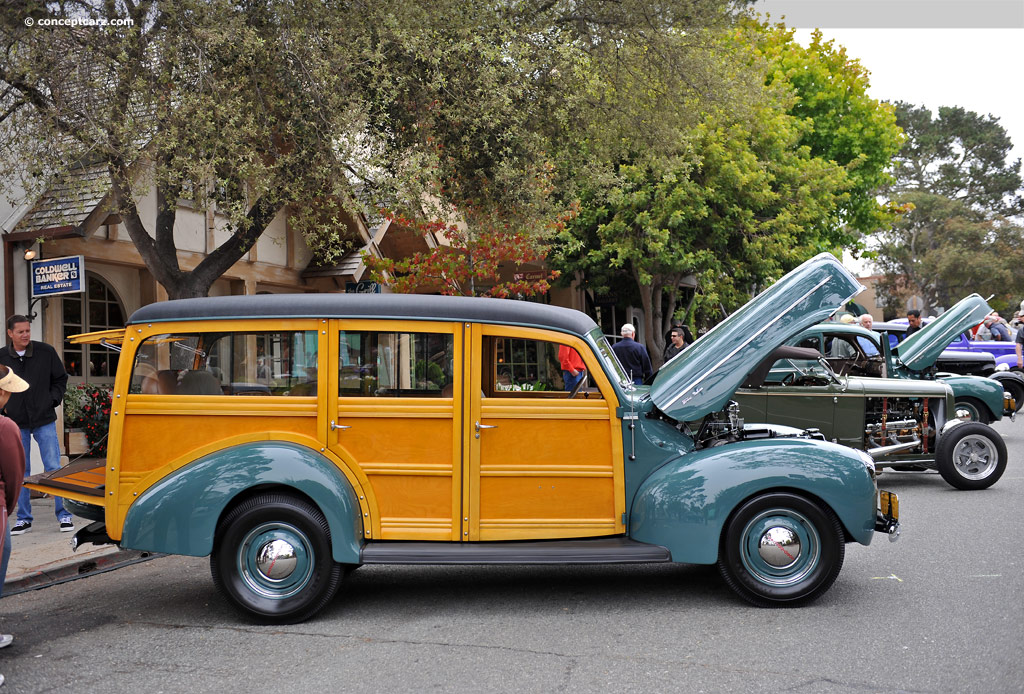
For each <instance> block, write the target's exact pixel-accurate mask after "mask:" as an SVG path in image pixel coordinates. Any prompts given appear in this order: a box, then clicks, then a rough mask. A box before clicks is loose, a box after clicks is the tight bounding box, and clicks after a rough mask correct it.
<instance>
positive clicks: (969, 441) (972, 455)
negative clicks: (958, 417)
mask: <svg viewBox="0 0 1024 694" xmlns="http://www.w3.org/2000/svg"><path fill="white" fill-rule="evenodd" d="M935 462H936V463H937V464H938V468H939V474H940V475H942V479H944V480H946V481H947V482H949V483H950V484H951V485H953V486H954V487H956V488H957V489H986V488H988V487H991V486H992V485H993V484H995V483H996V482H997V481H998V480H999V478H1000V477H1002V476H1003V471H1004V470H1006V443H1004V442H1003V437H1001V436H1000V435H999V434H997V433H996V431H995V430H994V429H993V428H992V427H990V426H988V425H987V424H979V423H977V422H967V423H965V424H960V425H958V426H955V427H953V428H952V429H951V430H950V431H949V432H947V433H946V434H945V435H944V436H943V437H942V438H941V439H939V445H938V447H937V448H936V449H935Z"/></svg>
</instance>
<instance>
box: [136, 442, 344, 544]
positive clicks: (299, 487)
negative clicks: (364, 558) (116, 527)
mask: <svg viewBox="0 0 1024 694" xmlns="http://www.w3.org/2000/svg"><path fill="white" fill-rule="evenodd" d="M269 487H274V488H277V489H280V488H282V487H284V488H288V489H292V490H295V491H297V492H299V493H301V494H303V495H305V496H306V497H308V498H309V499H310V500H312V502H313V503H314V504H316V505H317V507H319V509H320V511H321V512H322V513H323V514H324V516H325V517H326V518H327V522H328V524H329V525H330V529H331V545H332V547H333V554H334V560H335V561H338V562H342V563H346V564H358V563H359V551H360V548H361V547H362V535H363V524H362V518H361V514H360V509H359V503H358V500H357V498H356V495H355V492H354V491H353V490H352V487H351V485H350V484H349V482H348V480H347V479H345V476H344V475H343V474H342V472H341V471H340V470H339V469H338V468H337V466H335V465H334V464H333V463H332V462H331V461H330V460H328V459H327V458H325V457H324V456H323V455H321V454H320V453H318V452H316V451H313V450H311V449H309V448H306V447H305V446H301V445H298V444H294V443H288V442H284V441H260V442H253V443H246V444H241V445H238V446H232V447H231V448H227V449H224V450H220V451H216V452H214V453H210V454H208V455H205V456H203V457H202V458H199V459H198V460H196V461H194V462H192V463H189V464H188V465H185V466H184V467H181V468H179V469H177V470H175V471H174V472H173V473H171V474H170V475H168V476H167V477H165V478H163V479H162V480H160V481H159V482H157V483H156V484H154V485H153V486H152V487H150V488H149V489H147V490H146V491H145V492H144V493H143V494H141V495H140V496H139V498H138V499H136V500H135V501H134V502H133V503H132V505H131V506H130V507H129V509H128V513H127V515H126V516H125V521H124V529H123V531H122V535H121V541H120V544H121V546H122V547H124V548H126V549H141V550H147V551H153V552H165V553H168V554H185V555H189V556H196V557H201V556H205V555H207V554H209V553H210V552H211V551H212V549H213V538H214V534H215V532H216V530H217V522H218V520H219V519H220V517H221V515H222V514H223V513H224V510H225V509H226V508H227V507H228V506H229V505H230V504H231V502H232V500H233V499H235V498H237V497H238V496H239V495H240V494H244V493H245V492H247V491H249V490H254V489H258V488H269Z"/></svg>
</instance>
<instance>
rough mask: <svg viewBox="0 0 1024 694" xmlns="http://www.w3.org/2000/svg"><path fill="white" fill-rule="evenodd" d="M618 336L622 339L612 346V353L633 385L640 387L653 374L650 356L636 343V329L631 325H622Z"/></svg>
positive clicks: (645, 349)
mask: <svg viewBox="0 0 1024 694" xmlns="http://www.w3.org/2000/svg"><path fill="white" fill-rule="evenodd" d="M619 334H621V335H622V339H621V340H619V341H618V342H616V343H615V344H614V345H612V351H613V352H615V356H616V357H618V358H619V363H620V364H622V368H624V369H625V370H626V373H627V374H629V377H630V378H631V379H632V380H633V383H634V384H636V385H641V384H643V382H644V380H646V379H647V377H648V376H650V375H651V373H653V372H654V369H653V368H652V367H651V356H650V355H649V354H648V353H647V348H646V347H644V346H643V345H642V344H640V343H639V342H637V341H636V339H635V338H636V328H634V327H633V324H632V323H626V324H624V325H623V326H622V330H620V331H619Z"/></svg>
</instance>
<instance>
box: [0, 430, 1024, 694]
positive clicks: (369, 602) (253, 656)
mask: <svg viewBox="0 0 1024 694" xmlns="http://www.w3.org/2000/svg"><path fill="white" fill-rule="evenodd" d="M996 428H997V429H998V430H999V431H1000V432H1001V433H1002V434H1003V435H1004V436H1005V438H1006V441H1007V444H1008V447H1009V451H1010V466H1009V468H1008V469H1007V472H1006V474H1005V475H1004V476H1003V478H1002V479H1001V480H1000V481H999V482H998V483H997V484H996V485H995V486H994V487H992V488H991V489H989V490H986V491H982V492H959V491H955V490H953V489H952V488H951V487H949V486H948V485H946V484H945V482H943V480H942V478H941V477H939V476H938V475H937V474H934V473H885V474H883V475H882V476H881V477H880V486H882V487H883V488H888V489H892V490H893V491H896V492H898V493H899V495H900V500H901V516H902V518H903V538H902V539H901V540H900V541H899V542H897V543H895V544H890V543H889V542H887V541H886V540H885V538H884V537H882V536H880V535H876V541H875V542H873V543H872V545H871V546H870V547H862V546H860V545H849V546H848V547H847V554H846V564H845V566H844V568H843V571H842V573H841V574H840V576H839V580H838V581H837V582H836V584H835V585H834V586H833V588H832V589H831V590H830V591H829V592H828V593H827V594H826V595H825V596H824V597H823V598H822V599H821V600H819V601H818V602H817V603H815V604H813V605H811V606H808V607H804V608H800V609H775V610H763V609H757V608H753V607H748V606H747V605H746V604H745V603H742V602H740V601H739V600H738V599H737V598H735V597H734V596H733V595H732V593H731V592H730V591H729V590H728V589H727V588H726V587H725V586H724V584H723V583H722V581H721V580H720V579H719V577H718V574H717V572H716V570H715V569H714V568H713V567H699V566H671V565H668V566H666V565H645V566H619V567H569V568H558V567H511V568H508V567H498V568H486V567H454V568H443V567H363V568H361V569H360V570H358V571H357V572H355V573H354V574H353V575H352V576H351V578H350V579H349V581H348V583H347V584H346V587H345V588H343V589H342V592H341V593H340V594H339V596H338V598H337V599H336V600H335V601H334V602H333V603H332V604H331V605H330V606H329V607H328V608H327V609H326V610H324V612H322V613H321V614H320V615H319V616H318V617H317V618H315V619H314V620H312V621H309V622H307V623H304V624H299V625H295V626H288V627H264V626H256V625H253V624H251V623H249V622H247V621H245V620H244V619H242V618H240V617H238V616H237V615H236V614H235V613H234V612H233V611H232V610H231V609H230V608H229V606H228V605H227V604H226V603H225V602H224V601H223V600H222V599H221V598H220V596H219V595H218V594H217V593H216V591H215V589H214V587H213V584H212V582H211V580H210V576H209V570H208V564H207V560H205V559H194V558H183V557H164V558H160V559H155V560H153V561H150V562H147V563H144V564H138V565H135V566H130V567H127V568H124V569H120V570H118V571H114V572H110V573H106V574H100V575H96V576H92V577H89V578H85V579H82V580H78V581H73V582H71V583H66V584H63V585H58V586H54V587H51V588H46V589H43V590H38V591H33V592H29V593H24V594H21V595H15V596H10V597H8V598H4V599H3V600H2V601H0V629H2V630H3V631H4V632H6V633H13V634H14V635H15V642H14V644H13V645H12V646H11V647H9V648H7V649H5V650H3V651H0V672H2V673H3V674H4V675H6V677H7V685H6V686H5V688H4V689H5V691H7V692H61V693H62V694H63V693H66V692H69V691H74V692H76V693H83V692H85V693H87V692H103V693H104V694H115V693H117V692H131V693H132V694H135V693H137V692H146V694H157V693H158V692H189V693H190V694H191V693H197V692H222V691H225V690H228V691H261V692H262V691H290V692H328V691H343V692H347V693H351V692H421V691H437V692H471V691H486V692H556V691H558V692H561V691H567V692H596V691H614V692H662V691H666V692H667V691H679V692H795V693H799V694H803V693H807V694H811V693H824V694H831V693H837V694H838V693H844V694H845V693H851V694H854V693H855V694H863V693H864V692H951V693H952V692H956V693H960V692H984V693H985V694H994V693H1004V692H1024V572H1022V565H1021V564H1022V560H1021V552H1020V542H1019V540H1020V538H1021V536H1022V535H1024V520H1022V515H1024V514H1022V499H1024V421H1020V422H1017V423H1010V422H1005V423H999V424H997V425H996Z"/></svg>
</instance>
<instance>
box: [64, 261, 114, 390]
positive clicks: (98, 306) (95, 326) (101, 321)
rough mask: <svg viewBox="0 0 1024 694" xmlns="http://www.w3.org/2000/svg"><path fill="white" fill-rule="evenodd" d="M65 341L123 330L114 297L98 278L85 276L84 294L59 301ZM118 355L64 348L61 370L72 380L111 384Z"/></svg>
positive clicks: (92, 348) (87, 347) (87, 348)
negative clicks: (81, 336) (77, 336)
mask: <svg viewBox="0 0 1024 694" xmlns="http://www.w3.org/2000/svg"><path fill="white" fill-rule="evenodd" d="M61 305H62V307H63V314H64V315H63V321H64V337H68V336H69V335H78V334H80V333H88V332H95V331H98V330H109V329H111V328H123V327H124V311H123V310H122V309H121V304H120V302H119V301H118V298H117V295H116V294H114V292H113V290H112V289H111V288H110V287H109V286H108V285H107V283H106V282H105V281H103V280H102V279H101V278H100V277H99V276H98V275H95V274H93V273H88V274H87V280H86V292H85V293H83V294H79V295H73V294H67V295H65V296H63V297H62V300H61ZM117 359H118V353H117V352H116V351H114V350H111V349H108V348H106V347H104V346H102V345H72V344H65V346H64V369H65V370H66V371H67V372H68V375H69V376H71V377H73V378H81V379H82V380H84V381H88V382H104V381H106V382H112V381H113V378H114V374H115V373H116V372H117Z"/></svg>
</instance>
